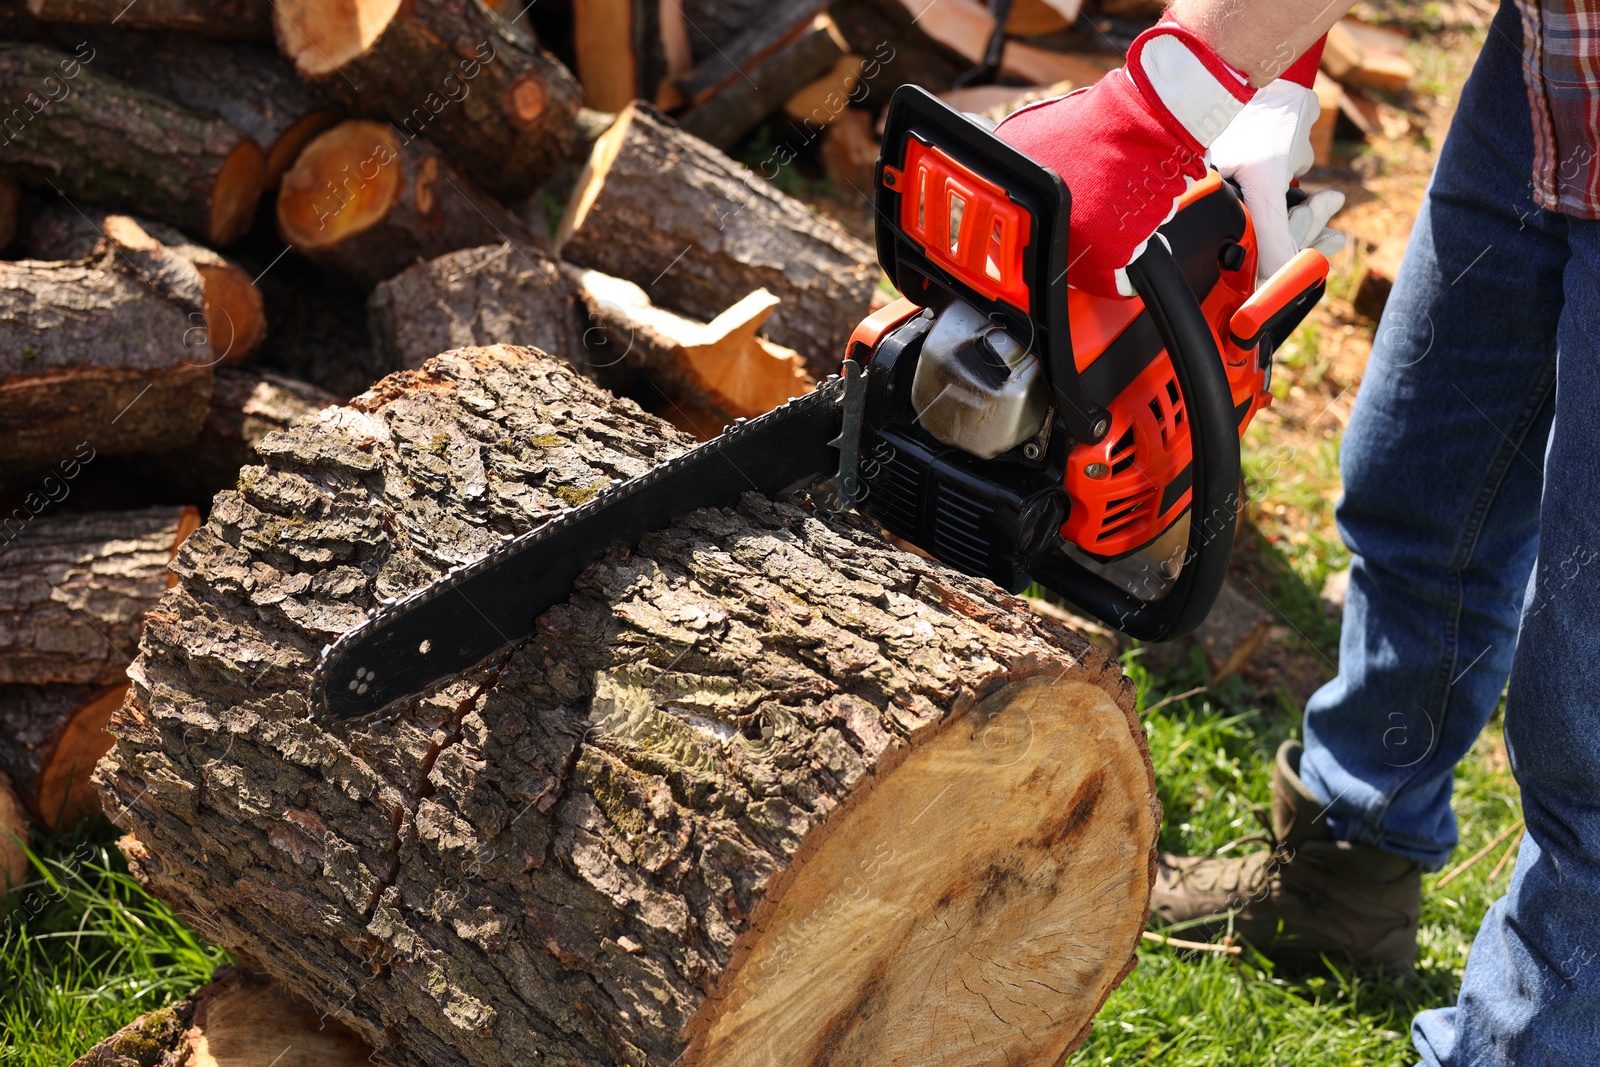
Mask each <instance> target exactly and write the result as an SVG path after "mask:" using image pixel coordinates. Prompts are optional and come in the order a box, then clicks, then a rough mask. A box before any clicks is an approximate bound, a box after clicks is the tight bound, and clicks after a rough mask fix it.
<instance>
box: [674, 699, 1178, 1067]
mask: <svg viewBox="0 0 1600 1067" xmlns="http://www.w3.org/2000/svg"><path fill="white" fill-rule="evenodd" d="M1137 729H1138V728H1137V725H1136V724H1133V723H1130V721H1129V717H1128V715H1127V714H1126V712H1125V710H1124V709H1123V708H1121V707H1119V706H1118V705H1117V704H1116V703H1114V702H1113V701H1112V699H1111V698H1110V696H1108V695H1107V694H1106V692H1105V691H1104V690H1103V689H1101V688H1099V687H1097V686H1094V685H1091V684H1089V683H1087V682H1082V681H1070V680H1060V679H1058V678H1054V677H1051V676H1048V675H1045V676H1035V677H1033V678H1028V679H1025V680H1022V681H1019V682H1013V683H1010V684H1007V685H1005V686H1004V687H1002V688H1001V689H999V690H998V691H997V692H995V693H993V694H991V695H990V696H989V697H987V698H986V699H985V700H983V701H981V702H979V703H976V704H974V705H972V706H971V707H970V708H968V709H967V710H966V711H965V712H964V713H961V714H956V715H952V716H950V717H949V718H948V719H946V720H945V721H944V722H942V723H940V724H939V725H938V726H937V728H936V729H935V730H934V731H933V732H934V733H935V736H933V737H932V738H930V739H926V740H923V739H916V738H914V739H913V744H914V745H915V747H914V748H912V749H911V751H910V752H909V754H908V755H905V756H904V757H903V758H902V759H899V760H897V761H894V762H893V764H892V765H890V766H886V764H888V763H889V761H883V762H880V764H879V765H878V767H877V768H876V770H875V772H874V778H873V782H872V784H871V786H870V788H863V789H861V790H859V791H858V792H857V793H856V794H855V795H853V796H852V797H851V798H850V800H849V801H848V802H847V806H846V807H845V808H842V809H841V810H838V811H835V812H834V813H833V814H832V815H830V816H829V819H828V822H827V823H826V824H825V825H824V826H823V827H822V828H821V829H820V830H819V831H816V832H814V833H813V834H812V836H811V837H810V838H808V840H807V844H806V847H805V848H803V849H802V850H801V851H800V852H799V853H798V854H797V855H796V856H795V857H794V859H793V862H792V866H791V867H790V868H789V872H788V874H789V877H787V878H786V879H783V880H782V881H780V883H779V884H778V885H775V886H774V887H773V889H772V890H771V891H770V892H769V894H768V897H767V899H766V901H764V902H763V907H762V909H761V910H760V911H758V912H757V914H756V915H755V916H754V917H753V918H752V920H751V924H750V928H749V929H748V930H747V931H746V933H745V934H744V935H742V937H741V941H740V943H739V944H738V945H736V946H735V949H734V958H735V960H736V961H740V962H739V963H738V964H737V969H736V970H734V971H733V972H732V980H731V982H728V983H727V987H726V988H722V989H719V990H718V991H717V993H716V994H714V995H713V996H712V997H710V998H708V999H707V1000H706V1001H705V1003H704V1005H703V1006H702V1008H701V1011H700V1012H699V1013H698V1014H697V1015H696V1017H695V1019H694V1020H692V1021H691V1023H690V1030H691V1033H693V1034H694V1035H695V1038H696V1039H695V1041H694V1042H693V1044H692V1045H691V1047H690V1050H689V1054H688V1055H687V1056H686V1057H685V1058H684V1060H682V1061H680V1062H682V1063H684V1064H685V1065H688V1064H708V1065H709V1064H716V1065H718V1067H735V1065H739V1067H743V1065H748V1067H762V1065H767V1064H774V1063H794V1064H823V1063H826V1064H830V1065H834V1067H844V1065H861V1067H867V1065H876V1064H885V1063H917V1064H952V1065H954V1064H971V1063H1019V1064H1021V1063H1028V1064H1049V1063H1059V1062H1061V1061H1062V1059H1064V1058H1065V1056H1066V1055H1067V1054H1068V1053H1069V1052H1071V1051H1072V1050H1073V1049H1074V1048H1076V1047H1077V1045H1078V1044H1080V1043H1081V1041H1082V1039H1083V1037H1084V1036H1086V1034H1087V1027H1088V1024H1089V1020H1090V1019H1091V1018H1093V1016H1094V1013H1095V1012H1096V1011H1098V1010H1099V1008H1100V1005H1101V1004H1102V1003H1103V1002H1104V1000H1105V998H1106V996H1107V995H1109V993H1110V991H1111V990H1112V989H1114V988H1115V987H1116V985H1117V983H1118V982H1119V981H1121V979H1122V976H1123V974H1124V973H1125V971H1126V968H1127V964H1128V962H1129V957H1130V955H1131V952H1132V946H1133V945H1134V944H1136V943H1137V941H1138V939H1139V934H1140V932H1141V931H1142V930H1143V929H1144V922H1145V915H1146V911H1147V908H1148V906H1149V898H1150V885H1149V880H1148V878H1147V876H1146V870H1145V865H1144V863H1143V862H1142V861H1143V860H1144V859H1145V857H1146V855H1147V854H1148V851H1149V843H1150V841H1151V840H1152V839H1153V837H1154V835H1155V833H1156V830H1157V827H1158V825H1159V819H1158V816H1157V814H1156V813H1155V812H1154V811H1153V810H1152V808H1151V806H1150V804H1149V789H1150V772H1149V767H1148V764H1147V762H1146V757H1145V753H1144V748H1143V746H1142V745H1141V744H1140V743H1139V740H1138V739H1137V737H1136V736H1135V735H1136V733H1137ZM919 741H920V743H918V742H919ZM835 827H838V828H837V829H835ZM781 877H782V876H780V878H781ZM957 931H958V932H959V933H958V934H954V936H953V932H957ZM1113 946H1114V947H1113Z"/></svg>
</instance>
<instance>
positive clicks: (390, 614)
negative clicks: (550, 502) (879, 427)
mask: <svg viewBox="0 0 1600 1067" xmlns="http://www.w3.org/2000/svg"><path fill="white" fill-rule="evenodd" d="M871 372H872V371H871V368H870V367H867V368H861V367H859V366H858V365H856V364H854V363H852V362H849V361H847V362H846V364H845V368H844V375H843V376H842V377H841V376H837V375H836V376H834V377H830V378H828V379H827V380H826V381H824V382H822V383H821V384H819V385H818V386H817V388H816V389H815V390H814V391H813V392H811V393H808V394H806V395H805V396H802V397H798V398H796V399H794V400H790V401H789V402H787V403H786V404H784V405H783V406H781V407H778V408H774V409H773V410H772V411H769V412H767V413H766V414H763V415H759V416H757V417H756V418H753V419H749V420H740V421H739V422H737V423H735V424H734V425H732V426H730V427H728V428H727V429H726V430H724V431H723V432H722V434H720V435H719V436H717V437H714V438H712V439H711V440H709V441H706V442H704V443H702V444H699V445H696V446H695V447H693V448H690V449H688V450H687V451H684V452H682V453H680V454H679V455H677V456H674V457H673V458H671V459H669V460H667V461H666V462H664V463H662V464H660V465H659V466H657V467H654V468H652V469H651V470H649V471H647V472H646V473H644V474H641V475H639V476H638V477H636V478H630V479H628V480H627V481H616V482H613V483H612V484H611V485H610V486H609V487H608V488H606V489H604V490H602V491H601V492H600V493H599V494H597V495H596V496H595V497H594V498H593V499H592V500H589V501H587V502H586V503H584V504H581V505H579V506H578V507H575V508H570V509H568V510H566V511H563V512H561V513H560V514H558V515H556V516H555V517H554V518H552V519H550V520H549V521H548V522H546V523H544V524H543V525H542V526H539V527H537V528H535V529H533V530H529V531H528V532H526V533H523V534H519V535H517V536H516V537H514V538H512V539H511V540H509V541H507V542H506V543H505V544H503V545H501V546H500V547H499V548H496V549H495V550H494V551H492V552H490V553H489V554H488V555H486V556H484V557H483V558H482V559H479V560H476V561H474V562H472V563H468V564H464V565H462V566H460V567H456V568H453V569H452V570H451V571H450V572H449V573H448V574H445V575H443V576H442V577H440V578H438V579H436V580H434V581H433V582H431V583H429V584H428V585H427V586H424V587H423V588H422V589H419V590H417V591H416V592H414V593H412V594H410V595H409V596H406V597H403V598H401V599H399V600H395V601H392V602H390V603H387V604H386V605H385V606H384V607H383V608H382V609H380V610H379V611H378V612H377V613H376V614H375V615H372V616H371V617H369V618H368V619H367V620H366V621H365V622H363V623H361V624H360V625H359V626H357V627H356V628H355V629H353V630H350V631H347V632H346V633H345V634H343V635H342V636H341V637H339V639H338V640H336V641H335V642H333V644H331V645H328V646H326V647H325V648H323V650H322V659H321V662H320V663H319V664H318V665H317V669H316V671H315V673H314V674H313V675H312V680H311V706H312V709H313V713H314V714H318V715H322V716H328V717H332V718H336V719H350V718H354V717H356V716H363V715H370V714H371V713H373V712H376V711H379V710H381V709H382V708H384V707H387V706H388V705H389V704H391V703H393V702H394V701H396V700H399V699H401V698H403V697H408V696H413V695H416V694H419V693H424V692H427V691H428V690H430V689H431V688H432V687H434V686H435V685H437V684H439V683H441V682H445V681H448V680H449V679H451V678H453V677H454V676H455V675H457V674H459V673H460V672H461V671H464V670H466V669H467V668H468V667H471V666H472V665H473V664H475V663H479V662H481V661H482V660H484V659H486V658H487V657H489V656H491V655H493V654H494V653H495V652H497V651H499V650H500V649H503V648H505V647H506V646H508V645H513V644H516V643H517V642H520V641H522V640H524V639H526V638H527V637H529V636H531V635H532V634H533V632H534V628H535V626H536V624H537V621H538V618H539V616H540V615H542V614H543V613H544V612H545V611H547V610H548V609H549V608H551V607H553V606H554V605H556V604H559V603H561V602H562V601H564V600H566V599H567V597H568V596H569V595H570V594H571V591H572V584H573V582H574V580H576V579H577V577H578V575H580V574H581V573H582V572H583V571H584V569H585V568H587V567H588V566H590V565H591V564H593V563H594V562H595V561H596V560H598V559H600V558H601V557H602V556H603V555H604V554H605V553H606V551H607V550H608V549H609V548H610V547H611V546H612V545H615V544H617V543H622V544H625V545H628V546H629V547H632V546H634V545H636V544H638V542H639V539H640V538H641V537H643V536H644V535H645V534H648V533H651V532H653V531H656V530H661V529H665V528H666V527H667V526H668V525H669V524H670V523H671V522H672V520H673V519H675V518H677V517H678V516H680V515H684V514H687V513H688V512H691V511H694V510H696V509H698V508H705V507H728V506H731V505H733V504H737V503H738V502H739V497H740V496H741V495H742V494H744V493H760V494H762V495H764V496H774V497H775V496H781V495H783V494H784V493H786V492H790V491H793V490H796V489H800V488H803V487H805V486H806V485H808V484H810V483H812V482H815V481H816V480H818V479H819V478H822V477H824V476H826V475H828V474H829V473H830V472H834V471H837V472H838V475H837V477H836V478H835V479H833V480H832V481H833V483H834V484H832V485H830V486H828V490H829V491H828V492H827V493H826V494H824V495H825V496H827V497H831V498H832V500H833V501H834V502H835V504H836V505H838V504H842V505H843V508H844V509H847V508H848V507H849V505H850V504H851V503H852V502H853V501H854V499H855V497H856V496H857V494H858V489H857V488H856V486H857V484H858V477H857V474H856V471H855V470H854V469H853V468H852V466H850V465H847V464H853V459H852V457H854V456H855V455H856V454H857V446H858V440H857V438H858V437H859V434H860V425H861V421H860V420H861V414H860V412H861V402H862V399H861V398H862V396H863V395H864V392H865V389H866V387H867V384H866V378H867V376H868V375H870V374H871ZM847 413H848V415H849V416H851V417H848V418H847ZM841 461H843V462H841Z"/></svg>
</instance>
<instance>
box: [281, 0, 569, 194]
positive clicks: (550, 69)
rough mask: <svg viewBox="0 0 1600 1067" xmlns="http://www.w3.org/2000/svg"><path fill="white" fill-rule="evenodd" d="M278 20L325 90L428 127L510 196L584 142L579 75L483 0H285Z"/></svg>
mask: <svg viewBox="0 0 1600 1067" xmlns="http://www.w3.org/2000/svg"><path fill="white" fill-rule="evenodd" d="M352 8H353V9H354V10H353V11H351V10H349V9H352ZM273 21H274V25H275V26H276V27H277V34H278V47H279V48H280V49H281V50H282V51H283V53H284V55H286V56H288V57H289V58H290V59H291V60H293V61H294V64H295V69H296V70H298V71H299V73H300V76H301V77H302V78H304V79H305V80H306V81H307V82H308V83H309V84H311V85H312V86H313V87H314V88H316V90H317V91H318V92H320V93H322V94H324V95H325V96H327V97H328V98H329V99H332V100H337V101H339V102H340V103H342V104H344V105H345V106H346V107H348V108H350V109H351V111H353V112H355V113H357V114H365V115H372V116H375V117H381V118H386V119H388V120H389V121H390V122H392V123H394V124H395V125H396V126H397V127H399V128H400V129H401V130H403V131H404V132H405V134H406V136H408V137H426V138H427V139H428V140H430V141H432V142H433V143H435V144H437V145H438V146H439V147H440V148H442V149H443V150H444V151H445V153H446V154H447V155H448V156H449V157H450V159H451V161H452V162H454V163H456V164H457V165H458V166H460V167H461V168H462V169H463V170H465V171H466V172H467V173H468V174H469V175H471V176H472V178H473V179H474V180H476V181H477V182H478V184H479V185H481V186H483V187H484V188H485V189H488V190H489V191H490V192H492V193H494V194H495V195H496V196H499V197H501V198H503V199H508V200H510V199H518V198H521V197H524V196H528V195H529V194H531V193H533V192H534V190H536V189H537V188H538V187H539V185H540V184H541V183H542V182H543V181H544V180H545V179H546V178H548V177H549V176H550V175H551V174H552V173H554V172H555V170H556V168H557V167H559V166H560V165H561V164H562V163H563V162H565V161H566V160H568V159H570V158H571V157H572V155H573V153H574V152H575V150H576V125H575V120H576V117H577V114H578V104H579V102H580V98H581V96H582V90H581V89H580V88H579V86H578V83H577V81H576V79H574V78H573V77H572V75H571V74H570V73H569V72H568V71H567V69H566V68H565V67H563V66H562V65H561V64H560V63H559V62H557V61H556V59H555V58H554V57H553V56H551V55H549V54H548V53H547V52H545V51H543V50H542V49H540V48H538V47H537V46H533V47H529V46H527V45H526V44H525V41H526V38H525V37H519V36H518V35H517V34H516V33H515V32H514V31H513V30H512V29H511V27H509V26H508V25H507V24H506V23H505V21H504V20H502V19H501V18H500V17H499V16H498V15H496V14H495V13H494V12H492V11H490V10H489V9H488V8H486V7H484V6H483V4H481V3H479V2H478V0H408V2H406V3H400V2H399V0H349V3H347V4H345V5H340V6H338V7H333V6H330V5H328V4H327V3H326V0H278V2H276V3H275V4H274V14H273Z"/></svg>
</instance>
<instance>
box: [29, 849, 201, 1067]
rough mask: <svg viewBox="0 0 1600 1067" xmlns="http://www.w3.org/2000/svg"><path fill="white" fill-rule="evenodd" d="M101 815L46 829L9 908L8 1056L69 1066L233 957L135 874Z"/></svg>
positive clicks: (37, 1064) (34, 1066)
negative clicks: (59, 830)
mask: <svg viewBox="0 0 1600 1067" xmlns="http://www.w3.org/2000/svg"><path fill="white" fill-rule="evenodd" d="M115 837H116V833H115V831H114V830H113V829H112V827H111V826H110V824H109V823H107V822H105V821H104V820H103V819H96V820H94V821H93V822H91V823H89V824H86V825H85V826H84V827H83V828H81V829H80V830H79V831H77V832H76V833H74V834H72V835H70V836H61V837H55V838H44V839H35V841H34V842H33V846H34V851H32V852H31V853H30V856H31V858H32V861H33V871H32V876H31V877H30V879H29V880H28V881H27V882H26V883H24V884H23V885H22V886H21V887H19V888H17V889H15V890H13V891H12V893H11V894H10V895H9V896H8V897H7V898H6V900H5V904H4V908H3V911H0V1064H4V1065H5V1067H13V1065H15V1067H57V1065H64V1064H68V1063H71V1062H72V1061H73V1059H75V1058H76V1057H77V1056H78V1055H80V1054H81V1053H83V1052H84V1051H86V1050H87V1049H88V1048H89V1047H90V1046H92V1045H93V1044H94V1043H95V1042H96V1041H99V1040H100V1039H101V1038H104V1037H106V1036H107V1035H109V1034H111V1033H113V1032H115V1031H116V1030H118V1029H120V1028H121V1027H123V1026H124V1025H126V1024H128V1023H130V1022H132V1021H133V1020H134V1019H135V1018H136V1017H137V1016H139V1015H141V1014H143V1013H144V1012H147V1011H151V1010H153V1009H155V1008H159V1007H162V1006H164V1005H166V1004H170V1003H171V1002H173V1001H174V1000H179V999H182V998H183V997H184V996H185V995H186V994H188V993H189V991H190V990H192V989H194V988H196V987H197V986H199V985H201V984H203V983H205V982H207V981H209V980H210V978H211V974H212V972H213V971H215V970H216V968H217V966H218V965H220V964H222V963H224V962H226V961H227V956H226V955H225V954H224V953H223V951H222V950H221V949H219V948H216V947H215V946H212V945H208V944H206V943H205V942H204V941H202V940H201V938H200V937H199V936H198V935H197V934H195V933H194V932H192V931H191V930H189V929H188V928H187V927H185V926H184V925H183V923H182V922H180V921H179V920H178V919H177V917H176V916H174V915H173V913H172V911H171V909H169V908H168V907H167V906H166V905H165V904H163V903H161V902H160V901H158V900H155V899H154V898H152V897H151V896H150V895H149V894H148V893H146V892H145V891H144V890H143V889H142V888H140V886H139V884H138V883H137V882H135V881H134V880H133V878H132V877H131V876H130V875H129V874H128V869H127V864H126V863H125V862H124V861H123V858H122V854H121V853H120V852H118V851H117V849H116V846H115V845H114V844H113V843H112V842H113V841H114V840H115Z"/></svg>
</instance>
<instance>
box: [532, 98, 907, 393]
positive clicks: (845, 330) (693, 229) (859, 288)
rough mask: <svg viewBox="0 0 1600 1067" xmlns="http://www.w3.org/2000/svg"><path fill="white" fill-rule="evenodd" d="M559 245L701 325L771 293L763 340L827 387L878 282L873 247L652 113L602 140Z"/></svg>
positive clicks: (625, 116)
mask: <svg viewBox="0 0 1600 1067" xmlns="http://www.w3.org/2000/svg"><path fill="white" fill-rule="evenodd" d="M556 244H557V247H558V248H559V249H560V251H561V255H562V257H563V258H565V259H567V260H568V261H570V262H572V263H576V264H578V265H579V266H583V267H592V268H593V269H595V270H599V271H603V272H605V273H606V274H612V275H616V276H617V277H619V278H626V279H628V280H629V281H631V282H634V283H636V284H638V285H641V286H643V287H644V290H645V291H646V292H647V293H649V294H650V299H651V300H653V301H655V303H656V304H657V306H659V307H665V308H670V309H671V310H673V311H677V312H680V313H682V314H685V315H689V316H691V317H693V318H697V319H701V320H702V321H703V320H708V319H712V318H715V317H716V316H717V315H719V314H721V313H722V311H723V310H724V309H726V307H727V306H728V299H729V296H730V295H731V294H736V293H748V292H749V291H750V290H752V289H756V288H763V289H766V290H767V291H769V292H770V293H772V295H774V296H776V297H777V298H778V299H779V300H780V301H782V303H781V304H780V305H779V307H778V310H777V311H776V312H774V313H773V316H772V318H771V320H769V322H768V325H767V336H768V337H769V338H771V339H772V340H773V341H776V342H777V343H778V344H781V345H784V346H786V347H789V348H793V349H795V350H797V351H798V352H800V353H801V354H802V355H803V356H804V357H805V360H806V369H807V370H808V371H809V372H810V374H811V375H812V377H814V378H817V379H819V380H820V379H821V378H824V377H826V376H827V375H829V374H831V373H833V372H835V371H837V370H838V369H839V364H840V363H841V362H843V360H844V349H845V344H846V342H848V341H849V339H850V334H851V331H853V330H854V329H855V327H856V324H857V323H859V322H860V321H861V319H862V317H863V316H864V315H865V314H866V310H867V306H868V304H869V303H870V301H871V299H872V291H873V289H874V288H875V287H876V285H877V280H878V275H879V271H878V262H877V256H876V254H875V252H874V251H873V250H872V249H871V248H870V247H868V246H867V245H866V244H864V243H863V242H861V241H859V240H857V239H856V238H854V237H852V236H850V235H849V234H848V233H846V232H845V231H844V230H843V229H842V228H841V227H840V226H839V225H838V224H837V223H835V222H834V221H832V220H831V219H826V218H823V217H822V216H820V215H818V214H817V213H816V212H814V211H812V210H811V209H810V208H808V207H806V206H805V205H804V204H802V203H800V202H799V201H798V200H795V199H793V198H791V197H789V196H786V195H785V194H784V193H783V192H781V191H780V190H778V189H777V188H776V187H775V186H774V185H773V184H772V183H771V182H769V181H765V180H763V179H762V178H761V177H759V176H757V174H755V173H753V172H752V171H750V170H749V169H748V168H746V167H744V166H742V165H741V164H739V163H736V162H734V161H733V160H731V159H729V158H728V157H727V156H726V155H724V154H723V153H721V152H719V151H717V149H715V148H713V147H712V146H711V145H708V144H706V143H705V142H704V141H701V140H699V139H698V138H695V137H693V136H690V135H689V134H687V133H684V132H683V131H681V130H678V129H676V128H674V127H673V126H672V124H671V123H669V122H668V121H667V120H666V119H663V118H662V117H661V115H660V113H658V112H657V111H655V109H653V108H651V107H649V106H648V105H644V104H633V105H630V106H629V107H628V108H626V109H625V110H624V111H623V112H622V114H620V115H619V116H618V117H617V121H616V122H615V123H614V124H613V125H612V126H611V128H610V129H609V130H607V131H606V132H605V133H604V134H603V135H602V136H601V137H600V139H599V140H598V141H596V142H595V146H594V151H593V152H591V153H590V155H589V162H588V164H587V165H586V166H585V167H584V170H583V173H582V174H581V175H580V176H579V178H578V183H577V187H576V188H575V189H574V190H573V193H572V198H571V199H570V200H569V201H568V202H567V210H566V215H565V217H564V218H563V219H562V220H561V226H560V230H559V232H558V234H557V236H556Z"/></svg>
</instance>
